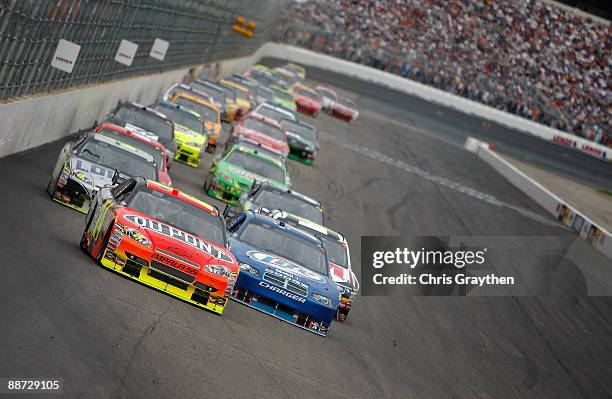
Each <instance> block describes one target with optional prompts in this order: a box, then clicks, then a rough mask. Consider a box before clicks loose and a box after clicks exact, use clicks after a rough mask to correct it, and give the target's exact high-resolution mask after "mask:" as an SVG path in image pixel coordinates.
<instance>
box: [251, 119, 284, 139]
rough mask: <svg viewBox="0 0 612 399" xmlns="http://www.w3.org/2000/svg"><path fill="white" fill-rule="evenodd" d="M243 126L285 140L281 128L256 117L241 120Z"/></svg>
mask: <svg viewBox="0 0 612 399" xmlns="http://www.w3.org/2000/svg"><path fill="white" fill-rule="evenodd" d="M243 126H244V127H246V128H247V129H253V130H256V131H258V132H259V133H262V134H265V135H266V136H268V137H271V138H273V139H275V140H280V141H285V133H284V132H283V131H282V130H281V129H279V128H277V127H276V126H272V125H270V124H269V123H265V122H263V121H260V120H259V119H257V118H246V119H245V120H244V122H243Z"/></svg>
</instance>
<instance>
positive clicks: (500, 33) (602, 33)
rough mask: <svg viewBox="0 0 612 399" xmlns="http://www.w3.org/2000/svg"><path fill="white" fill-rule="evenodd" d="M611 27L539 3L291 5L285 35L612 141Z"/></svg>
mask: <svg viewBox="0 0 612 399" xmlns="http://www.w3.org/2000/svg"><path fill="white" fill-rule="evenodd" d="M611 33H612V32H611V31H610V24H602V23H596V22H594V21H592V20H591V19H589V18H585V17H583V16H579V15H576V14H573V13H572V12H570V11H567V10H565V9H561V8H558V7H556V6H554V5H551V4H549V3H546V2H543V1H541V0H512V1H510V0H329V1H325V2H322V1H321V2H308V3H301V4H296V5H293V6H292V7H291V8H290V9H289V10H288V13H287V14H286V16H285V19H284V25H282V26H281V28H280V30H279V34H280V35H281V39H283V40H285V41H287V42H289V43H291V44H298V45H301V46H304V47H308V48H312V49H313V50H316V51H321V52H324V53H327V54H330V55H333V56H336V57H341V58H346V59H349V60H351V61H354V62H359V63H362V64H366V65H370V66H372V67H375V68H379V69H383V70H386V71H389V72H391V73H395V74H400V75H402V76H405V77H407V78H410V79H413V80H418V81H421V82H423V83H426V84H430V85H432V86H435V87H437V88H440V89H443V90H447V91H450V92H453V93H455V94H458V95H461V96H464V97H467V98H469V99H472V100H475V101H480V102H483V103H485V104H488V105H491V106H493V107H496V108H499V109H502V110H505V111H508V112H512V113H514V114H517V115H520V116H522V117H524V118H528V119H531V120H534V121H537V122H539V123H543V124H547V125H549V126H552V127H554V128H557V129H561V130H565V131H568V132H572V133H574V134H576V135H579V136H582V137H587V138H589V139H591V140H593V141H596V142H598V143H601V144H604V145H608V146H612V140H611V139H610V136H611V134H612V133H611V132H612V101H611V99H612V86H611V84H612V83H611V82H610V73H611V70H612V34H611Z"/></svg>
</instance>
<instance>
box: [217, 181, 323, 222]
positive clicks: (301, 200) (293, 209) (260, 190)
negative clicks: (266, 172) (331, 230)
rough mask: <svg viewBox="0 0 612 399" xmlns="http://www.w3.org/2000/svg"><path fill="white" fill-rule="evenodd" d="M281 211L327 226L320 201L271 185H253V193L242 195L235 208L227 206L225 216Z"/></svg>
mask: <svg viewBox="0 0 612 399" xmlns="http://www.w3.org/2000/svg"><path fill="white" fill-rule="evenodd" d="M279 209H280V210H282V211H285V212H288V213H290V214H293V215H296V216H299V217H301V218H304V219H307V220H310V221H312V222H314V223H317V224H320V225H324V224H325V210H324V209H323V206H322V205H321V203H320V202H319V201H317V200H315V199H313V198H310V197H307V196H305V195H304V194H300V193H298V192H296V191H293V190H289V189H286V190H284V189H281V188H280V187H276V186H274V185H272V184H270V183H261V184H258V183H256V184H253V188H252V189H251V191H250V192H249V193H248V194H245V195H242V196H241V197H240V200H239V202H238V204H237V205H236V206H235V207H232V206H229V205H228V206H226V207H225V210H224V212H223V214H224V216H227V215H233V214H236V213H238V212H240V211H253V212H256V213H263V214H270V212H273V211H275V210H279Z"/></svg>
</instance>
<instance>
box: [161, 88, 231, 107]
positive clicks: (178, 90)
mask: <svg viewBox="0 0 612 399" xmlns="http://www.w3.org/2000/svg"><path fill="white" fill-rule="evenodd" d="M179 93H185V94H188V95H190V96H193V97H197V98H199V99H200V100H203V101H206V102H209V103H212V104H214V105H216V106H217V107H219V108H221V104H220V103H217V102H216V101H215V100H214V99H213V98H212V97H211V96H210V95H209V94H207V93H204V92H201V91H198V90H196V89H194V88H193V87H191V86H187V85H186V84H183V83H178V84H175V85H172V86H171V87H170V88H169V89H168V90H167V91H166V92H165V93H164V95H163V96H162V98H161V99H162V100H164V101H168V102H172V99H173V98H174V97H175V96H176V95H177V94H179Z"/></svg>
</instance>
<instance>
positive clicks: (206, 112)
mask: <svg viewBox="0 0 612 399" xmlns="http://www.w3.org/2000/svg"><path fill="white" fill-rule="evenodd" d="M175 104H177V105H180V106H181V107H185V108H189V109H190V110H192V111H194V112H196V113H197V114H198V115H200V117H201V118H202V119H204V120H205V121H211V122H215V123H217V122H218V121H219V119H218V117H219V113H218V112H217V110H216V109H214V108H211V107H209V106H208V105H206V104H202V103H199V102H197V101H193V100H190V99H188V98H187V97H179V98H178V99H177V100H176V102H175Z"/></svg>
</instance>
